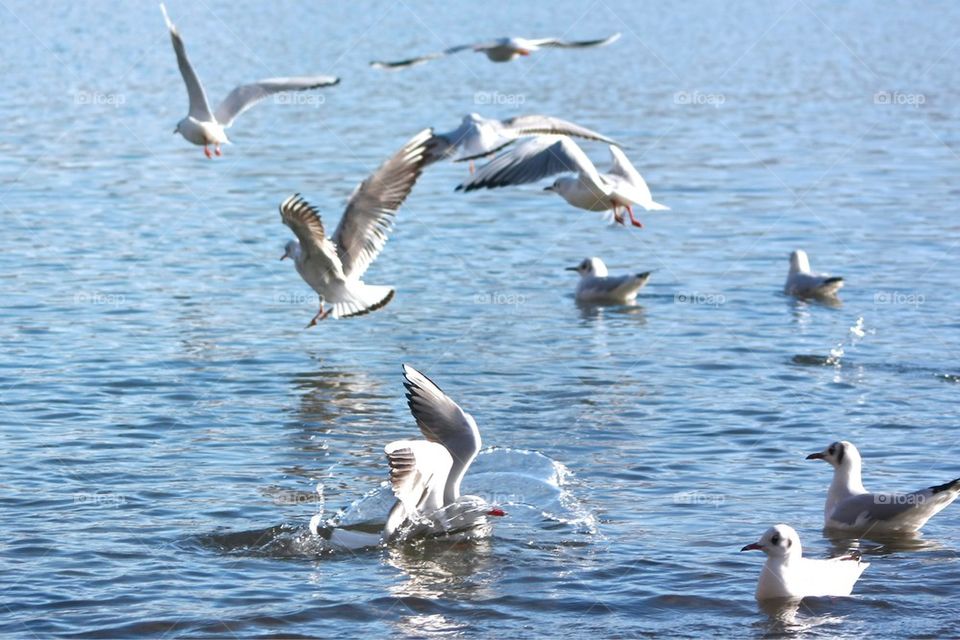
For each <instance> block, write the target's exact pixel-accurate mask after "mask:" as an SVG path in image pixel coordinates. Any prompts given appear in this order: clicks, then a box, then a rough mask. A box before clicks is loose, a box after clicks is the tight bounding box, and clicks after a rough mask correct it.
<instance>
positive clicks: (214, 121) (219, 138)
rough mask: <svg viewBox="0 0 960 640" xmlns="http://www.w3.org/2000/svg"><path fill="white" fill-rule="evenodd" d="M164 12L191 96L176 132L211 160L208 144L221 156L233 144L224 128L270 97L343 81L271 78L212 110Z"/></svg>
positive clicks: (240, 90)
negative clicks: (188, 109) (226, 146)
mask: <svg viewBox="0 0 960 640" xmlns="http://www.w3.org/2000/svg"><path fill="white" fill-rule="evenodd" d="M160 10H161V11H163V19H164V21H165V22H166V23H167V29H169V30H170V39H171V40H173V50H174V52H176V54H177V66H179V67H180V75H182V76H183V81H184V83H185V84H186V85H187V95H188V96H189V97H190V112H189V113H188V114H187V117H186V118H184V119H183V120H181V121H180V122H178V123H177V128H176V129H174V131H173V132H174V133H179V134H180V135H181V136H183V137H184V138H186V139H187V140H188V141H189V142H192V143H193V144H196V145H201V146H203V152H204V153H205V154H206V156H207V157H208V158H210V157H211V155H210V149H209V148H208V145H211V144H212V145H214V153H216V154H217V155H218V156H219V155H221V151H220V145H221V144H228V143H229V142H230V141H229V140H228V139H227V134H226V132H225V131H224V129H227V128H228V127H229V126H230V125H232V124H233V121H234V120H235V119H236V118H237V116H239V115H240V114H241V113H243V112H244V111H246V110H247V109H249V108H250V107H252V106H253V105H255V104H256V103H257V102H259V101H261V100H263V99H264V98H266V97H267V96H270V95H273V94H275V93H280V92H282V91H303V90H305V89H316V88H317V87H326V86H330V85H334V84H337V83H338V82H340V78H336V77H334V76H305V77H298V78H268V79H266V80H260V81H259V82H254V83H253V84H242V85H240V86H238V87H235V88H234V89H233V91H231V92H230V93H229V94H227V97H226V98H224V100H223V102H221V103H220V105H219V106H218V107H217V110H216V111H211V110H210V105H209V104H208V103H207V95H206V93H204V91H203V85H202V84H200V78H198V77H197V73H196V72H195V71H194V70H193V67H192V66H191V65H190V61H189V60H188V59H187V52H186V50H185V49H184V47H183V40H182V39H181V38H180V32H179V31H178V30H177V27H176V26H174V24H173V22H171V21H170V16H168V15H167V8H166V7H165V6H164V5H163V4H161V5H160Z"/></svg>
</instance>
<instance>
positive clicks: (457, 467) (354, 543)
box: [310, 365, 505, 549]
mask: <svg viewBox="0 0 960 640" xmlns="http://www.w3.org/2000/svg"><path fill="white" fill-rule="evenodd" d="M403 375H404V386H405V387H406V389H407V402H408V404H409V407H410V412H411V413H412V414H413V417H414V418H415V419H416V421H417V425H418V426H419V428H420V432H421V434H423V436H424V438H425V439H424V440H396V441H394V442H391V443H390V444H388V445H387V446H386V447H384V453H385V454H386V456H387V462H388V464H389V466H390V484H391V487H392V488H393V493H394V495H395V496H396V498H397V499H396V502H395V503H394V505H393V507H392V508H391V509H390V513H389V514H388V515H387V518H386V523H385V524H384V526H383V529H382V531H381V532H380V534H379V535H376V536H374V535H372V534H370V533H369V532H356V531H352V530H349V529H343V528H335V529H333V531H331V533H330V541H331V543H332V544H334V545H335V546H339V547H345V548H351V549H352V548H357V547H359V546H370V545H371V544H379V543H382V542H390V541H392V540H396V539H404V540H406V539H409V538H411V537H425V536H436V535H448V534H462V533H466V532H471V533H474V534H480V535H483V534H486V533H488V532H489V522H488V519H487V518H488V516H502V515H505V514H504V513H503V511H501V510H500V509H496V508H492V507H491V505H490V504H489V503H488V502H487V501H486V500H485V499H484V498H481V497H480V496H472V495H461V494H460V483H461V481H462V480H463V476H464V475H465V474H466V472H467V469H469V468H470V464H471V463H472V462H473V460H474V458H476V456H477V453H478V452H479V451H480V446H481V440H480V431H479V429H478V428H477V423H476V421H475V420H474V419H473V416H471V415H470V414H469V413H466V412H465V411H464V410H463V409H461V408H460V406H459V405H457V403H455V402H454V401H453V400H451V399H450V398H449V397H448V396H447V395H446V394H445V393H443V391H442V390H441V389H440V388H439V387H438V386H437V385H436V384H434V383H433V381H431V380H430V379H429V378H427V377H426V376H425V375H423V374H422V373H420V372H419V371H417V370H416V369H414V368H413V367H410V366H408V365H404V366H403ZM319 525H320V523H319V522H318V519H316V518H315V519H314V520H311V524H310V528H311V530H312V531H313V532H314V533H317V532H318V529H319Z"/></svg>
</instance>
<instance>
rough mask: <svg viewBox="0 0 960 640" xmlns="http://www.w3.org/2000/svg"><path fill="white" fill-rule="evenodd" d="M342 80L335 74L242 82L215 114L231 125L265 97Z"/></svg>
mask: <svg viewBox="0 0 960 640" xmlns="http://www.w3.org/2000/svg"><path fill="white" fill-rule="evenodd" d="M339 82H340V78H337V77H335V76H303V77H296V78H267V79H266V80H260V81H259V82H254V83H251V84H242V85H240V86H239V87H235V88H234V90H233V91H231V92H230V93H229V94H227V97H226V98H224V99H223V102H221V103H220V105H219V106H218V107H217V111H216V113H215V114H214V115H215V117H216V119H217V122H219V123H220V124H221V125H222V126H223V127H229V126H230V125H231V124H233V121H234V120H236V119H237V116H239V115H240V114H241V113H243V112H244V111H246V110H247V109H249V108H250V107H252V106H253V105H255V104H257V103H258V102H260V101H261V100H263V99H264V98H266V97H268V96H272V95H273V94H275V93H281V92H284V91H306V90H307V89H316V88H318V87H329V86H331V85H335V84H337V83H339Z"/></svg>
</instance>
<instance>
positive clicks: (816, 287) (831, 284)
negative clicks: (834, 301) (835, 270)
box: [783, 249, 843, 298]
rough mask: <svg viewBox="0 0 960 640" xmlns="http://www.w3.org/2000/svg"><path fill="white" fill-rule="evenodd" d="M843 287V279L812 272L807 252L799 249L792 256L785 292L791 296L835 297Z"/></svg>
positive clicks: (784, 287)
mask: <svg viewBox="0 0 960 640" xmlns="http://www.w3.org/2000/svg"><path fill="white" fill-rule="evenodd" d="M842 286H843V278H841V277H839V276H834V277H831V276H829V275H828V274H826V273H814V272H813V271H811V270H810V258H808V257H807V252H806V251H803V250H802V249H797V250H796V251H794V252H793V253H791V254H790V272H789V273H788V274H787V283H786V284H785V285H784V286H783V292H784V293H785V294H787V295H789V296H798V297H801V298H802V297H807V296H813V297H816V296H824V297H829V296H834V295H836V293H837V291H838V290H839V289H840V287H842Z"/></svg>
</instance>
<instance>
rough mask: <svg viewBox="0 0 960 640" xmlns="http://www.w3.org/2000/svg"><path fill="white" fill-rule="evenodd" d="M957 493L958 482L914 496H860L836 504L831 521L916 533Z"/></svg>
mask: <svg viewBox="0 0 960 640" xmlns="http://www.w3.org/2000/svg"><path fill="white" fill-rule="evenodd" d="M958 493H960V479H958V480H954V481H953V482H949V483H947V484H944V485H938V486H935V487H929V488H927V489H921V490H920V491H914V492H913V493H863V494H860V495H857V496H853V497H851V498H847V499H846V500H844V501H843V502H841V503H840V504H838V505H837V506H836V508H834V510H833V513H831V514H830V519H831V520H834V521H836V522H840V523H842V524H846V525H849V526H861V525H862V526H865V527H869V526H870V525H887V526H898V525H903V527H904V528H905V529H910V530H915V529H919V528H920V527H921V526H922V525H923V523H925V522H926V521H927V520H929V519H930V518H931V517H933V516H934V515H935V514H936V513H937V512H939V511H940V510H941V509H943V508H944V507H946V506H947V505H948V504H950V503H951V502H953V501H954V500H955V499H956V498H957V495H958Z"/></svg>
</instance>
